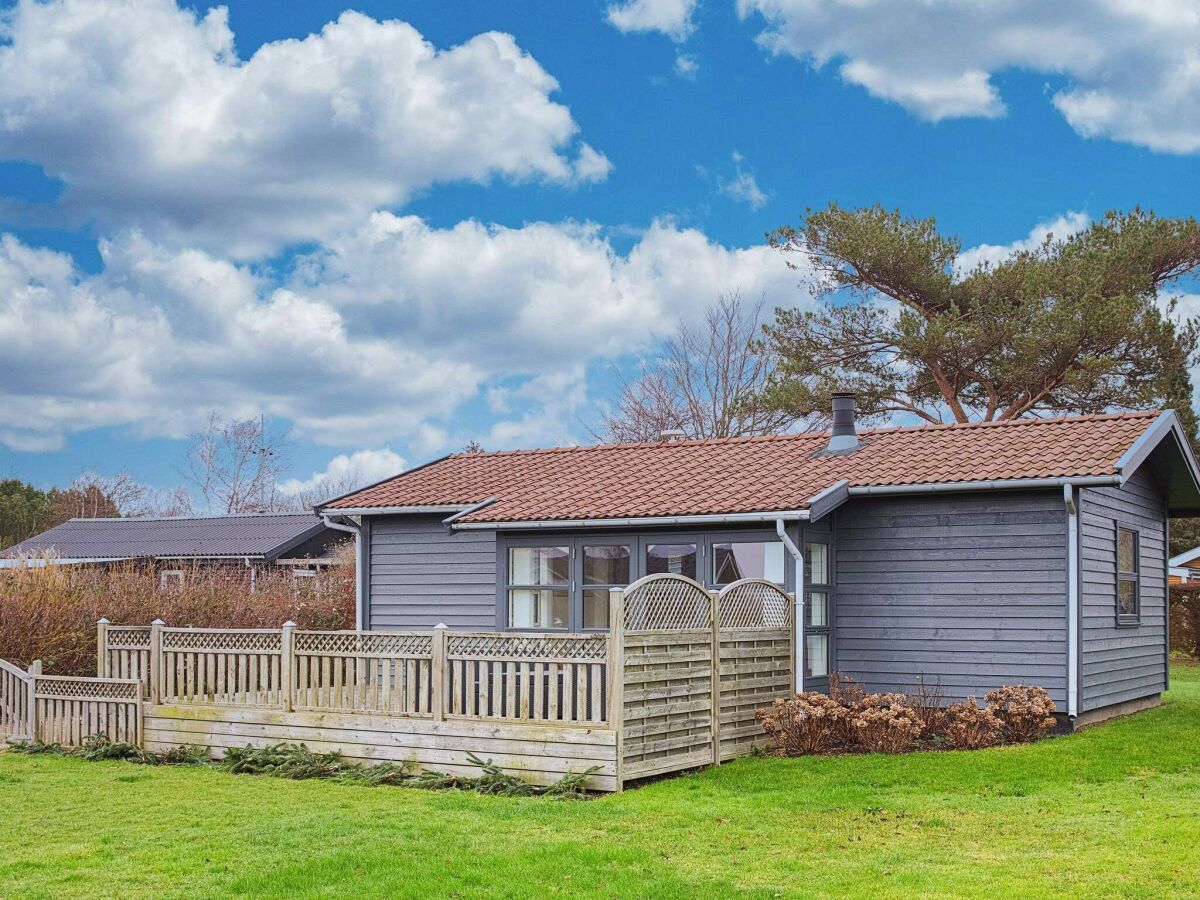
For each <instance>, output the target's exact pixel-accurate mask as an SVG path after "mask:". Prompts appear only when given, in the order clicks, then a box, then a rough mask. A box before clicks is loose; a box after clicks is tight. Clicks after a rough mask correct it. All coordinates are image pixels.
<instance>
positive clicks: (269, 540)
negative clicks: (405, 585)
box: [0, 513, 346, 588]
mask: <svg viewBox="0 0 1200 900" xmlns="http://www.w3.org/2000/svg"><path fill="white" fill-rule="evenodd" d="M345 538H346V535H345V533H344V532H342V531H339V530H337V529H335V528H330V527H329V526H328V525H327V524H326V523H325V522H323V521H322V520H321V519H320V518H319V517H318V516H315V515H313V514H311V513H247V514H240V515H229V516H180V517H170V518H130V519H120V518H107V519H71V520H70V521H69V522H64V523H63V524H62V525H57V526H55V527H54V528H51V529H50V530H49V531H44V532H42V533H41V534H39V535H35V536H34V537H31V538H29V539H28V540H25V541H22V542H21V543H19V544H17V545H16V546H13V547H9V548H8V549H7V550H4V551H3V552H0V557H6V558H4V559H0V568H3V567H6V566H7V567H12V566H21V565H30V564H35V565H43V564H46V563H52V564H55V565H108V564H112V563H114V562H121V561H127V560H137V561H145V562H151V563H153V564H154V565H155V566H156V567H157V569H158V570H159V572H160V578H161V581H162V585H163V587H170V586H171V585H172V584H174V583H176V582H178V581H180V580H182V579H183V578H184V577H185V573H186V571H187V570H188V569H189V568H191V567H193V566H197V565H201V566H223V567H226V568H231V569H232V568H234V567H236V568H237V569H238V570H239V571H240V572H241V573H243V574H244V575H245V577H246V580H247V583H248V584H249V585H250V586H251V588H253V585H254V578H255V574H256V572H257V571H258V570H259V569H260V568H261V567H263V566H272V567H276V566H289V567H291V568H292V569H293V571H294V573H295V574H296V575H297V576H299V577H304V576H306V575H309V574H311V573H312V572H313V571H314V570H315V569H316V568H318V567H320V566H325V565H329V564H331V563H333V562H334V560H333V558H332V556H331V548H332V547H333V545H334V544H336V543H338V541H339V540H344V539H345Z"/></svg>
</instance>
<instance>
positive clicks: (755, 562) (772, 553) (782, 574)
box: [712, 539, 787, 587]
mask: <svg viewBox="0 0 1200 900" xmlns="http://www.w3.org/2000/svg"><path fill="white" fill-rule="evenodd" d="M712 568H713V571H712V585H713V586H714V587H722V586H724V585H727V584H732V583H733V582H735V581H738V580H739V579H742V578H764V579H766V580H767V581H773V582H775V583H776V584H778V585H780V586H781V587H782V586H783V584H784V582H785V580H786V577H787V575H786V567H785V565H784V547H783V544H781V543H780V542H779V541H778V540H773V541H770V540H762V541H755V540H735V539H729V540H722V539H715V540H714V541H713V543H712Z"/></svg>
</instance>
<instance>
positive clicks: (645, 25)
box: [607, 0, 696, 43]
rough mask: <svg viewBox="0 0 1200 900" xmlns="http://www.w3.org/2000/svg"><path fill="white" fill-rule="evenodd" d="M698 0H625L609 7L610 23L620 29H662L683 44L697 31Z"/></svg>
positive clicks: (625, 30)
mask: <svg viewBox="0 0 1200 900" xmlns="http://www.w3.org/2000/svg"><path fill="white" fill-rule="evenodd" d="M695 10H696V0H625V2H624V3H613V4H612V5H610V6H609V7H608V9H607V15H608V21H609V23H610V24H611V25H612V26H613V27H614V28H616V29H618V30H619V31H624V32H630V31H659V32H662V33H663V34H665V35H666V36H667V37H669V38H670V39H671V40H673V41H675V42H676V43H683V42H684V41H686V40H687V39H688V37H689V36H690V35H691V33H692V31H694V30H695V27H696V26H695V23H694V22H693V21H692V14H693V13H694V12H695Z"/></svg>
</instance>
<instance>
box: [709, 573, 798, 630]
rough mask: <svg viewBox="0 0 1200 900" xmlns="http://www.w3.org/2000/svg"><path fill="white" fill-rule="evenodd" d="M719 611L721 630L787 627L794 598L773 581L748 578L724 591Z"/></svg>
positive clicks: (718, 605) (719, 598) (718, 607)
mask: <svg viewBox="0 0 1200 900" xmlns="http://www.w3.org/2000/svg"><path fill="white" fill-rule="evenodd" d="M717 609H718V611H719V615H720V623H721V627H722V628H763V629H772V628H787V627H788V626H789V625H790V624H791V619H792V616H791V610H792V598H791V596H790V595H789V594H788V593H787V592H786V591H784V590H783V589H782V588H780V587H779V586H778V585H776V584H773V583H772V582H770V581H764V580H762V579H759V578H747V579H743V580H742V581H735V582H734V583H733V584H731V585H728V586H727V587H726V588H725V589H724V590H722V591H721V593H720V595H719V597H718V598H717Z"/></svg>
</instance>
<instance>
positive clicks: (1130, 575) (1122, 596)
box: [1117, 525, 1142, 625]
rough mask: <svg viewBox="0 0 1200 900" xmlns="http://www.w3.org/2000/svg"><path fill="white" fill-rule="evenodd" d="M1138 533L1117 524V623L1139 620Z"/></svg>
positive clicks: (1139, 550) (1136, 621) (1125, 623)
mask: <svg viewBox="0 0 1200 900" xmlns="http://www.w3.org/2000/svg"><path fill="white" fill-rule="evenodd" d="M1140 537H1141V536H1140V535H1139V534H1138V532H1137V531H1135V530H1134V529H1132V528H1123V527H1121V526H1119V525H1118V526H1117V623H1118V624H1120V625H1136V624H1138V622H1139V621H1140V620H1141V614H1142V609H1141V601H1142V598H1141V584H1140V581H1139V574H1140V572H1141V547H1140V543H1141V540H1140Z"/></svg>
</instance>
